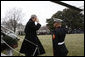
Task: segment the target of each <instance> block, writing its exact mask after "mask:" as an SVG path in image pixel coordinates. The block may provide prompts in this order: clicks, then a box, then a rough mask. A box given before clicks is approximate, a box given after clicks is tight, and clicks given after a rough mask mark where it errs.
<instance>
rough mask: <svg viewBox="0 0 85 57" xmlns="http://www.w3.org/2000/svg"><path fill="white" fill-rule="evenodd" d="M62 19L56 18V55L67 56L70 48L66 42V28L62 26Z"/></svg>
mask: <svg viewBox="0 0 85 57" xmlns="http://www.w3.org/2000/svg"><path fill="white" fill-rule="evenodd" d="M62 21H63V20H61V19H56V18H54V30H53V32H52V37H53V38H52V40H53V54H54V56H67V54H68V50H67V48H66V46H65V43H64V40H65V36H66V30H65V28H62V26H61V24H62Z"/></svg>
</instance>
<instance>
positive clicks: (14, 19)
mask: <svg viewBox="0 0 85 57" xmlns="http://www.w3.org/2000/svg"><path fill="white" fill-rule="evenodd" d="M21 19H23V13H22V10H21V9H16V8H13V9H10V10H9V11H7V13H6V16H5V18H4V21H3V22H2V24H4V25H5V26H6V27H8V28H9V29H11V30H13V31H14V32H16V28H17V25H18V23H20V21H21Z"/></svg>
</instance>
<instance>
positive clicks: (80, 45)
mask: <svg viewBox="0 0 85 57" xmlns="http://www.w3.org/2000/svg"><path fill="white" fill-rule="evenodd" d="M38 37H39V39H40V41H41V43H42V45H43V46H44V49H45V51H46V54H43V55H41V56H53V50H52V49H53V47H52V36H51V35H40V36H38ZM19 38H20V41H19V47H18V48H16V50H18V51H19V50H20V48H21V44H22V41H23V39H24V36H19ZM65 44H66V46H67V48H68V50H69V53H68V56H84V34H67V36H66V39H65ZM14 56H21V55H19V54H18V53H16V52H14Z"/></svg>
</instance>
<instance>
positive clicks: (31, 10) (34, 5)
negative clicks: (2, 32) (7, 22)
mask: <svg viewBox="0 0 85 57" xmlns="http://www.w3.org/2000/svg"><path fill="white" fill-rule="evenodd" d="M63 2H65V3H68V4H71V5H73V6H76V7H80V6H83V5H84V2H83V1H63ZM12 8H18V9H22V12H23V13H24V18H23V20H21V22H22V23H23V24H24V25H25V24H26V23H27V21H28V20H29V18H30V16H31V15H32V14H36V15H37V16H38V19H39V20H40V23H41V25H42V26H44V25H46V19H48V18H51V16H52V15H53V14H55V13H56V12H57V11H62V10H63V9H65V8H66V7H64V6H61V5H59V4H55V3H53V2H50V1H1V18H4V17H5V14H6V11H8V10H10V9H12ZM1 21H2V20H1Z"/></svg>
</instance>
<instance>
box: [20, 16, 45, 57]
mask: <svg viewBox="0 0 85 57" xmlns="http://www.w3.org/2000/svg"><path fill="white" fill-rule="evenodd" d="M35 22H36V24H35ZM40 27H41V25H40V23H39V21H38V19H37V16H36V15H32V16H31V18H30V20H29V21H28V22H27V24H26V27H25V35H26V36H25V39H24V41H23V43H22V46H21V49H20V53H24V54H25V55H26V56H38V55H41V54H44V53H45V50H44V48H43V46H42V44H41V42H40V41H39V39H38V37H37V33H36V31H37V30H39V28H40Z"/></svg>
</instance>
